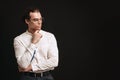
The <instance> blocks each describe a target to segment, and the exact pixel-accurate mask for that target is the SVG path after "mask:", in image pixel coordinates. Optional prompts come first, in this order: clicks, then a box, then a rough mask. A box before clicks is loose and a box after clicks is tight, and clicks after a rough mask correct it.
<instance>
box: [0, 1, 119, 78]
mask: <svg viewBox="0 0 120 80" xmlns="http://www.w3.org/2000/svg"><path fill="white" fill-rule="evenodd" d="M32 5H35V6H38V8H40V11H41V13H42V16H43V17H44V19H45V20H44V26H43V27H42V28H43V29H44V30H47V31H49V32H52V33H53V34H54V35H55V36H56V39H57V42H58V47H59V66H58V67H57V68H56V69H55V70H54V71H52V74H53V76H54V78H55V80H110V79H111V80H119V79H120V78H119V75H120V63H119V61H120V59H119V53H120V51H119V50H120V49H119V48H120V39H119V34H120V32H119V27H120V5H119V2H118V1H115V0H114V1H106V0H103V1H102V0H100V1H91V0H89V1H86V0H84V1H79V0H78V1H76V0H2V1H1V3H0V42H1V45H0V50H1V51H0V54H1V58H0V64H1V67H0V68H1V70H0V72H1V76H0V77H1V78H2V79H3V80H8V79H9V80H19V73H18V70H17V64H16V59H15V56H14V50H13V38H14V37H15V36H17V35H19V34H21V33H22V32H24V31H25V30H26V28H27V27H26V26H25V24H23V22H22V21H21V17H22V14H23V12H24V9H25V8H26V7H27V6H32Z"/></svg>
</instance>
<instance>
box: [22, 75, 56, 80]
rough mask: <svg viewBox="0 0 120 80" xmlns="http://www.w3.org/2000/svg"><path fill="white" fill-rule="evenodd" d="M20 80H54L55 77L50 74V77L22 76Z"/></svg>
mask: <svg viewBox="0 0 120 80" xmlns="http://www.w3.org/2000/svg"><path fill="white" fill-rule="evenodd" d="M20 80H54V78H53V76H52V75H51V74H50V73H49V74H48V75H45V76H42V77H33V76H28V75H24V74H22V76H21V79H20Z"/></svg>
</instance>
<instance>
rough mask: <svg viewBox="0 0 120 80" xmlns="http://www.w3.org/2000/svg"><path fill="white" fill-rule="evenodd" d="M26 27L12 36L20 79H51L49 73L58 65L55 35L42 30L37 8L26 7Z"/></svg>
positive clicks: (40, 17)
mask: <svg viewBox="0 0 120 80" xmlns="http://www.w3.org/2000/svg"><path fill="white" fill-rule="evenodd" d="M24 21H25V23H26V24H27V26H28V28H27V30H26V32H24V33H22V34H20V35H19V36H17V37H15V38H14V50H15V57H16V60H17V63H18V70H19V72H22V73H23V75H22V77H21V80H35V79H37V80H53V77H52V75H51V74H50V71H51V70H54V68H55V67H57V66H58V61H59V60H58V47H57V42H56V38H55V36H54V35H53V34H52V33H50V32H47V31H44V30H42V29H41V28H42V16H41V13H40V11H39V9H38V8H28V9H27V10H26V12H25V15H24Z"/></svg>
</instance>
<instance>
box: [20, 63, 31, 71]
mask: <svg viewBox="0 0 120 80" xmlns="http://www.w3.org/2000/svg"><path fill="white" fill-rule="evenodd" d="M18 70H19V72H29V71H31V70H32V66H31V65H29V66H28V67H27V68H21V67H19V66H18Z"/></svg>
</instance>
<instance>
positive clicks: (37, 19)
mask: <svg viewBox="0 0 120 80" xmlns="http://www.w3.org/2000/svg"><path fill="white" fill-rule="evenodd" d="M30 21H32V22H39V21H43V17H42V18H40V19H39V18H33V19H30Z"/></svg>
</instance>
